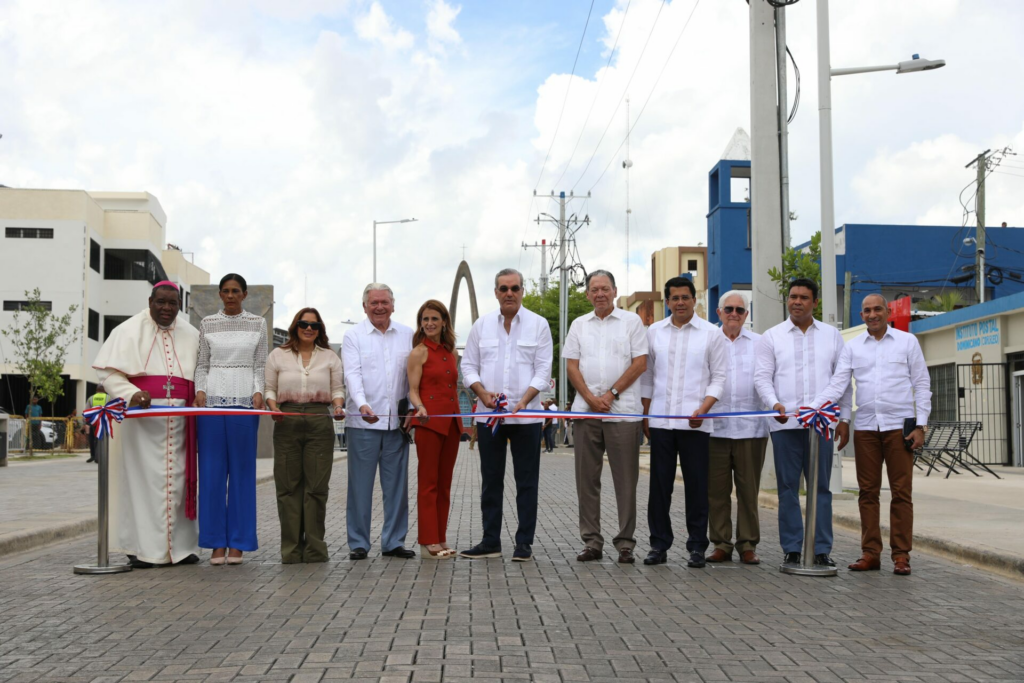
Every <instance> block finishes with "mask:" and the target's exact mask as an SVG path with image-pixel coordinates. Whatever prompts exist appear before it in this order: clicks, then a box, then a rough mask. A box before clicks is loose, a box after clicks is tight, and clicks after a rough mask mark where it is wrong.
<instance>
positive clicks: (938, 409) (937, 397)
mask: <svg viewBox="0 0 1024 683" xmlns="http://www.w3.org/2000/svg"><path fill="white" fill-rule="evenodd" d="M928 378H929V379H930V380H931V384H932V413H931V416H930V418H929V419H930V420H931V421H932V422H955V421H956V419H957V404H958V402H959V401H958V399H957V381H956V363H947V364H945V365H933V366H931V367H930V368H928Z"/></svg>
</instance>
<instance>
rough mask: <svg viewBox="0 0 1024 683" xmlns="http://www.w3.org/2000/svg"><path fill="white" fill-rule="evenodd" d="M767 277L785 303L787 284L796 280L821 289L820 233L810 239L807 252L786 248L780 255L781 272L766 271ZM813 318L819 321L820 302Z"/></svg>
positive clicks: (775, 269) (787, 293)
mask: <svg viewBox="0 0 1024 683" xmlns="http://www.w3.org/2000/svg"><path fill="white" fill-rule="evenodd" d="M768 277H770V278H771V279H772V282H774V283H775V286H776V287H778V290H779V299H780V300H781V301H783V302H784V301H785V300H786V297H787V296H788V295H789V283H790V282H792V281H793V280H796V279H797V278H807V279H808V280H813V281H814V282H817V283H818V288H819V290H820V288H821V232H816V233H814V235H813V236H812V237H811V246H810V249H808V250H807V251H797V250H796V249H793V248H792V247H788V248H787V249H786V251H785V252H784V253H783V254H782V270H781V271H780V270H779V269H778V268H772V269H771V270H769V271H768ZM814 317H815V318H817V319H818V320H821V301H820V295H819V301H818V306H817V308H815V309H814Z"/></svg>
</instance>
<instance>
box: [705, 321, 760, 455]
mask: <svg viewBox="0 0 1024 683" xmlns="http://www.w3.org/2000/svg"><path fill="white" fill-rule="evenodd" d="M722 336H723V337H725V345H726V349H727V354H726V371H725V385H724V387H723V388H722V396H721V398H719V399H718V403H716V404H715V407H714V408H712V410H713V411H714V412H716V413H745V412H751V411H755V410H764V409H765V408H764V406H762V404H761V398H760V397H759V396H758V395H757V390H756V389H754V360H755V356H754V348H755V347H756V346H757V341H758V340H759V339H760V338H761V335H759V334H757V333H756V332H751V331H750V330H748V329H747V328H745V327H744V328H742V329H741V330H740V333H739V336H737V337H736V339H735V340H730V339H729V338H728V337H726V336H725V332H722ZM768 407H769V408H770V407H771V406H768ZM764 436H768V419H766V418H763V417H738V418H728V419H722V420H715V438H716V439H718V438H721V439H757V438H761V437H764Z"/></svg>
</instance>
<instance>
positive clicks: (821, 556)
mask: <svg viewBox="0 0 1024 683" xmlns="http://www.w3.org/2000/svg"><path fill="white" fill-rule="evenodd" d="M814 564H816V565H818V566H819V567H834V566H836V561H835V560H833V559H832V558H831V557H829V556H828V553H818V554H817V555H815V556H814Z"/></svg>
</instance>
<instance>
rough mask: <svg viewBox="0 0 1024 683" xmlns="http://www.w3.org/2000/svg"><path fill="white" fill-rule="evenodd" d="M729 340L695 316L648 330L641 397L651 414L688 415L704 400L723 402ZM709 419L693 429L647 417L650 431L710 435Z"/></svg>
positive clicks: (682, 421) (686, 424) (669, 320)
mask: <svg viewBox="0 0 1024 683" xmlns="http://www.w3.org/2000/svg"><path fill="white" fill-rule="evenodd" d="M727 341H728V340H726V338H725V337H724V336H723V335H722V331H721V330H719V329H718V327H716V326H715V325H712V324H711V323H709V322H708V321H707V320H704V319H703V318H699V317H697V316H696V315H694V316H693V317H692V318H690V320H689V321H688V322H686V323H684V324H683V325H682V326H681V327H676V326H675V325H673V324H672V318H671V317H668V318H665V319H664V320H660V321H658V322H656V323H654V324H653V325H651V326H650V327H649V328H647V343H648V353H647V370H646V371H645V372H644V374H643V376H641V378H640V395H641V397H643V398H649V399H651V409H650V411H649V412H650V414H651V415H687V416H689V415H692V414H693V411H695V410H697V409H698V408H700V405H701V403H703V402H704V399H705V398H706V397H707V396H714V397H715V398H716V399H718V398H721V397H722V386H723V385H724V384H725V368H726V352H727V349H726V348H725V344H726V342H727ZM712 422H713V421H712V420H704V421H703V422H702V423H701V425H700V427H697V428H696V429H693V428H692V427H690V422H689V420H685V419H675V420H669V419H664V418H650V422H649V423H648V424H649V426H650V427H651V429H684V430H691V431H698V432H708V433H711V432H713V431H714V430H715V427H714V426H713V425H712Z"/></svg>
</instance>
